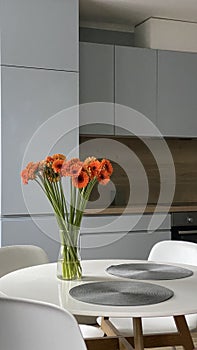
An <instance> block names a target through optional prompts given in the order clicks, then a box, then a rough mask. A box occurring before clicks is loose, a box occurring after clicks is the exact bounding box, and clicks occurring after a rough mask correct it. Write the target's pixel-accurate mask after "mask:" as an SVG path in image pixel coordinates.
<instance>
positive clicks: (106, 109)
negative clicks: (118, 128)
mask: <svg viewBox="0 0 197 350" xmlns="http://www.w3.org/2000/svg"><path fill="white" fill-rule="evenodd" d="M113 56H114V47H113V46H112V45H103V44H93V43H85V42H83V43H80V66H79V69H80V85H79V101H80V104H87V103H92V105H89V106H88V105H82V106H81V107H80V125H81V128H80V132H81V133H83V134H113V132H114V105H113V103H114V58H113ZM93 102H94V103H93ZM96 102H103V103H97V104H96ZM91 123H93V124H92V125H91ZM95 123H100V124H98V125H96V124H95ZM83 125H84V126H83Z"/></svg>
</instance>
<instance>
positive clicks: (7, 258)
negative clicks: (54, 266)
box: [0, 245, 49, 277]
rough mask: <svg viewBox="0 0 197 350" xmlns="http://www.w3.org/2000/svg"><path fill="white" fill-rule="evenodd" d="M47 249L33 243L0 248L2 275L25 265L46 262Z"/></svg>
mask: <svg viewBox="0 0 197 350" xmlns="http://www.w3.org/2000/svg"><path fill="white" fill-rule="evenodd" d="M48 262H49V260H48V257H47V254H46V253H45V251H44V250H43V249H42V248H40V247H37V246H33V245H13V246H6V247H2V248H0V277H2V276H4V275H6V274H7V273H9V272H12V271H15V270H18V269H22V268H24V267H29V266H34V265H40V264H46V263H48Z"/></svg>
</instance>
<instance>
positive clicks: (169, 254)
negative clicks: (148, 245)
mask: <svg viewBox="0 0 197 350" xmlns="http://www.w3.org/2000/svg"><path fill="white" fill-rule="evenodd" d="M148 260H154V261H161V262H172V263H173V262H174V263H180V264H181V263H182V264H188V265H194V266H195V265H197V244H196V243H192V242H185V241H170V240H169V241H162V242H158V243H156V244H155V245H154V246H153V248H152V249H151V251H150V254H149V257H148Z"/></svg>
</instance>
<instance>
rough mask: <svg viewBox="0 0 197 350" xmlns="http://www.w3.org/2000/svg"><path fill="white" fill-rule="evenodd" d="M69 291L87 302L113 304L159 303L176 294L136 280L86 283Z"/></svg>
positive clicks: (74, 296) (78, 298)
mask: <svg viewBox="0 0 197 350" xmlns="http://www.w3.org/2000/svg"><path fill="white" fill-rule="evenodd" d="M69 293H70V295H71V296H72V297H73V298H75V299H77V300H80V301H83V302H85V303H90V304H100V305H113V306H139V305H150V304H157V303H161V302H162V301H165V300H168V299H169V298H171V297H172V296H173V295H174V293H173V291H172V290H170V289H168V288H165V287H162V286H158V285H156V284H152V283H146V282H136V281H132V282H131V281H129V282H127V281H108V282H93V283H85V284H82V285H79V286H76V287H73V288H72V289H71V290H70V292H69Z"/></svg>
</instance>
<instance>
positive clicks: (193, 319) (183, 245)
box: [97, 240, 197, 336]
mask: <svg viewBox="0 0 197 350" xmlns="http://www.w3.org/2000/svg"><path fill="white" fill-rule="evenodd" d="M148 261H157V262H161V263H162V262H164V263H177V264H179V263H180V264H188V265H194V266H197V244H196V243H191V242H185V241H184V242H183V241H171V240H169V241H161V242H158V243H156V244H155V245H154V246H153V248H152V249H151V251H150V254H149V257H148ZM109 320H110V321H111V323H112V324H113V325H114V326H115V327H116V328H117V330H118V331H119V332H120V333H121V334H122V335H124V336H129V335H133V324H132V319H130V318H109ZM186 320H187V324H188V327H189V329H190V330H195V329H196V328H197V315H196V314H194V315H186ZM97 322H98V324H99V325H101V317H98V319H97ZM142 327H143V333H144V334H157V333H171V332H177V328H176V325H175V322H174V319H173V317H155V318H143V319H142Z"/></svg>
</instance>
